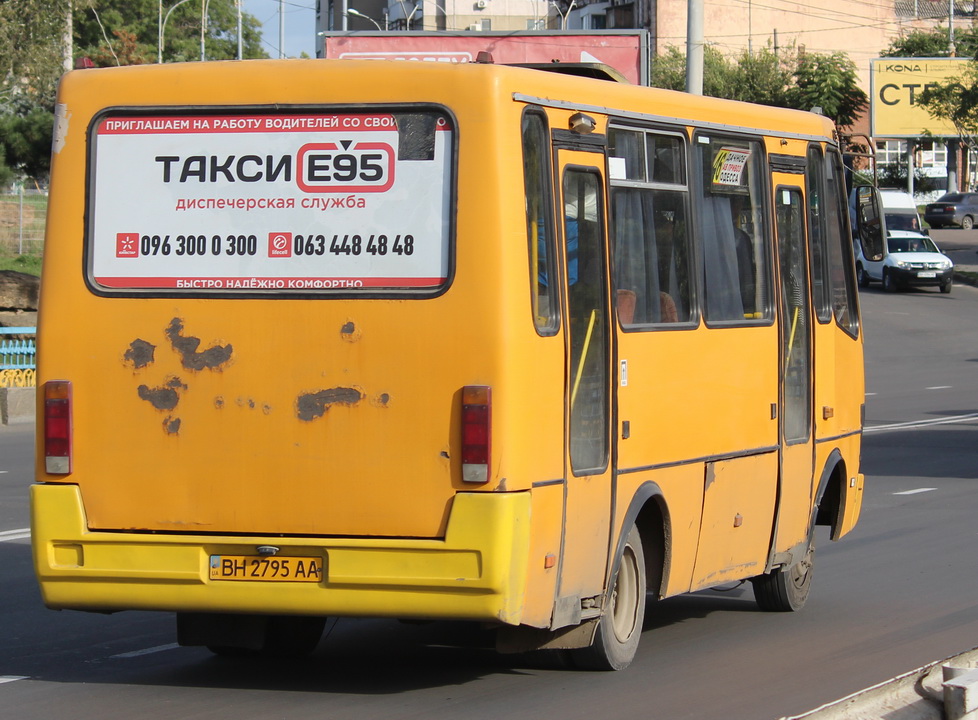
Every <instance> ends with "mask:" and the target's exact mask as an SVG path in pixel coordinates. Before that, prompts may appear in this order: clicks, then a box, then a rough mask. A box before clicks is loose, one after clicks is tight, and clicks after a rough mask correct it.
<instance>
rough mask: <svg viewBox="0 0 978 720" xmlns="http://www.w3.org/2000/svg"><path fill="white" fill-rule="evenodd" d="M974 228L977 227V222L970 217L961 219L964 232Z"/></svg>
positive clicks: (966, 216)
mask: <svg viewBox="0 0 978 720" xmlns="http://www.w3.org/2000/svg"><path fill="white" fill-rule="evenodd" d="M974 226H975V220H974V218H973V217H971V216H970V215H965V216H964V217H963V218H961V229H962V230H970V229H971V228H973V227H974Z"/></svg>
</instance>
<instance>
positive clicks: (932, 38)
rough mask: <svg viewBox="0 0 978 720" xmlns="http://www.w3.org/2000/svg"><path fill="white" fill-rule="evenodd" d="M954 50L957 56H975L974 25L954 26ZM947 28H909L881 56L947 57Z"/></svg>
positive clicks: (976, 37)
mask: <svg viewBox="0 0 978 720" xmlns="http://www.w3.org/2000/svg"><path fill="white" fill-rule="evenodd" d="M954 33H955V34H954V46H955V52H956V54H957V55H958V56H959V57H975V53H976V52H978V30H976V29H975V28H974V27H956V28H955V30H954ZM950 54H951V53H950V48H949V47H948V32H947V28H940V27H936V28H931V29H928V30H911V31H910V32H909V33H907V34H906V35H904V36H902V37H898V38H896V39H895V40H893V42H891V43H890V46H889V47H888V48H886V50H884V51H883V52H881V53H880V55H881V56H882V57H948V56H949V55H950Z"/></svg>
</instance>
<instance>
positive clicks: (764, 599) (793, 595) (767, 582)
mask: <svg viewBox="0 0 978 720" xmlns="http://www.w3.org/2000/svg"><path fill="white" fill-rule="evenodd" d="M814 560H815V543H814V541H813V540H810V541H809V543H808V552H807V553H805V557H803V558H802V559H801V560H799V561H798V562H796V563H795V564H794V565H789V566H787V567H781V568H778V569H777V570H772V571H771V572H769V573H766V574H764V575H758V576H757V577H752V578H751V579H750V582H751V585H753V587H754V599H755V600H756V601H757V606H758V607H759V608H760V609H761V610H764V611H765V612H796V611H798V610H801V609H802V608H803V607H805V601H806V600H808V594H809V592H810V591H811V589H812V566H813V562H814Z"/></svg>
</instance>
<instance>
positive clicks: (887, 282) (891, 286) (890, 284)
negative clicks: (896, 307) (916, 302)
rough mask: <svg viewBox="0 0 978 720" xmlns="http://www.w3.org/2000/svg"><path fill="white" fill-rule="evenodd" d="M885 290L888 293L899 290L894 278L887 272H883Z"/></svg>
mask: <svg viewBox="0 0 978 720" xmlns="http://www.w3.org/2000/svg"><path fill="white" fill-rule="evenodd" d="M883 289H884V290H885V291H886V292H896V289H897V287H896V283H895V282H894V281H893V276H892V275H890V273H889V272H888V271H887V270H884V271H883Z"/></svg>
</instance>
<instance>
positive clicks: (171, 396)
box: [136, 377, 187, 410]
mask: <svg viewBox="0 0 978 720" xmlns="http://www.w3.org/2000/svg"><path fill="white" fill-rule="evenodd" d="M186 389H187V386H186V385H184V384H183V382H182V381H181V380H180V378H177V377H171V378H170V379H169V380H167V382H166V384H165V385H162V386H160V387H156V388H151V387H149V386H147V385H140V386H139V387H138V388H137V389H136V391H137V392H138V393H139V397H140V399H142V400H145V401H146V402H148V403H149V404H150V405H152V406H153V407H155V408H156V409H157V410H172V409H173V408H175V407H176V406H177V403H178V402H180V394H179V393H178V392H177V391H178V390H186Z"/></svg>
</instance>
